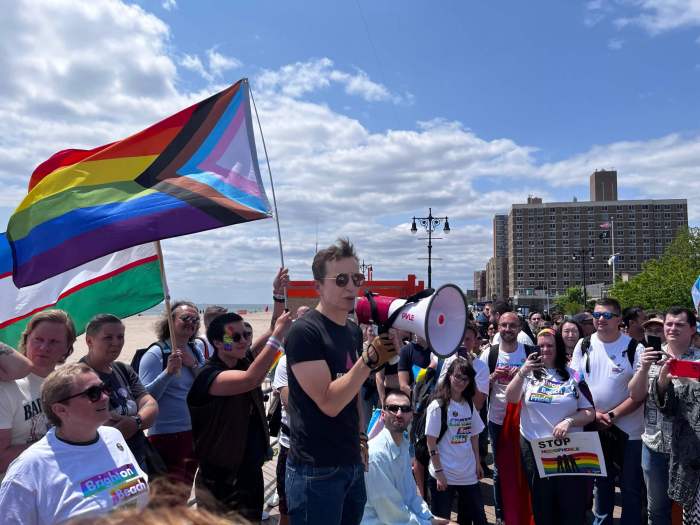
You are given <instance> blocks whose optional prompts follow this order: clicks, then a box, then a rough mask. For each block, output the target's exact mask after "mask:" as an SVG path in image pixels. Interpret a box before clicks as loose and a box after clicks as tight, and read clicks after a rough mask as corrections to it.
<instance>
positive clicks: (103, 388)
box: [58, 383, 112, 403]
mask: <svg viewBox="0 0 700 525" xmlns="http://www.w3.org/2000/svg"><path fill="white" fill-rule="evenodd" d="M103 392H104V393H105V394H107V395H109V394H110V393H111V392H112V389H111V388H109V386H108V385H106V384H104V383H100V384H99V385H92V386H91V387H89V388H86V389H85V390H83V391H82V392H78V393H77V394H73V395H72V396H68V397H64V398H63V399H61V400H60V401H58V403H63V402H64V401H68V400H69V399H73V398H74V397H80V396H85V397H87V398H88V399H89V400H90V402H91V403H97V402H98V401H99V400H100V398H102V393H103Z"/></svg>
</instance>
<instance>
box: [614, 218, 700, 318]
mask: <svg viewBox="0 0 700 525" xmlns="http://www.w3.org/2000/svg"><path fill="white" fill-rule="evenodd" d="M698 275H700V228H690V229H687V230H682V231H681V232H679V233H678V235H677V236H676V238H675V239H674V240H673V242H672V243H671V244H670V245H669V246H668V248H666V251H665V252H664V254H663V255H662V256H661V258H660V259H658V260H656V259H654V260H649V261H647V262H646V263H644V265H643V266H642V271H641V273H639V274H637V275H635V276H634V277H633V278H632V279H630V280H629V281H628V282H622V281H617V283H616V284H615V286H613V287H612V288H611V289H610V292H609V295H610V296H611V297H614V298H615V299H617V300H618V301H620V304H621V305H622V307H623V308H626V307H628V306H641V307H643V308H645V309H648V308H651V309H657V310H665V309H667V308H668V307H669V306H673V305H682V306H687V307H689V308H692V307H693V306H694V305H693V301H692V297H691V295H690V288H691V287H692V286H693V283H694V282H695V280H696V279H697V278H698Z"/></svg>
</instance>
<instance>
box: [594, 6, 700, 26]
mask: <svg viewBox="0 0 700 525" xmlns="http://www.w3.org/2000/svg"><path fill="white" fill-rule="evenodd" d="M606 17H612V18H613V22H614V24H615V25H616V26H617V27H618V28H620V29H621V28H624V27H627V26H630V25H634V26H640V27H642V28H644V29H645V30H646V31H648V32H649V33H650V34H653V35H655V34H659V33H663V32H665V31H670V30H673V29H680V28H686V27H697V26H700V2H698V0H622V1H620V0H617V1H614V2H612V1H610V0H592V1H589V2H588V3H587V4H586V11H585V14H584V23H585V24H586V25H588V26H594V25H596V24H598V23H599V22H600V21H601V20H603V19H604V18H606Z"/></svg>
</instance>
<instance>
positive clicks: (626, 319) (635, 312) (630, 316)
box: [622, 306, 644, 328]
mask: <svg viewBox="0 0 700 525" xmlns="http://www.w3.org/2000/svg"><path fill="white" fill-rule="evenodd" d="M643 313H644V309H643V308H642V307H640V306H630V307H629V308H625V309H624V310H623V311H622V324H624V325H625V328H629V327H630V321H636V320H637V319H638V318H639V314H643Z"/></svg>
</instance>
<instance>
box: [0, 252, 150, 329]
mask: <svg viewBox="0 0 700 525" xmlns="http://www.w3.org/2000/svg"><path fill="white" fill-rule="evenodd" d="M155 255H156V250H155V246H154V245H153V243H147V244H142V245H140V246H134V247H133V248H129V249H126V250H122V251H119V252H115V253H112V254H110V255H105V256H104V257H100V258H99V259H95V260H93V261H90V262H88V263H86V264H83V265H81V266H78V267H77V268H73V269H72V270H69V271H67V272H65V273H62V274H59V275H56V276H54V277H51V278H50V279H47V280H45V281H42V282H40V283H37V284H33V285H32V286H27V287H26V288H19V289H18V288H16V287H15V284H14V282H13V281H12V275H8V276H6V277H4V278H2V279H0V323H2V322H4V321H7V320H8V319H14V318H16V317H20V316H22V315H25V314H27V313H29V312H32V311H33V310H35V309H37V308H41V307H44V306H46V305H47V304H53V303H55V302H56V301H58V299H59V297H60V296H61V294H62V293H63V292H65V291H66V290H70V289H72V288H75V287H76V286H79V285H80V284H82V283H85V282H87V281H90V280H92V279H95V278H97V277H100V276H103V275H106V274H108V273H110V272H113V271H115V270H118V269H119V268H123V267H124V266H126V265H128V264H131V263H134V262H137V261H140V260H142V259H145V258H148V257H153V256H155Z"/></svg>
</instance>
